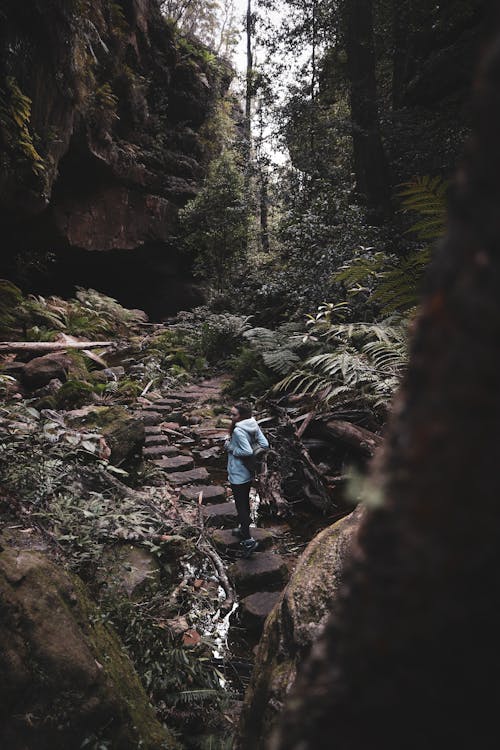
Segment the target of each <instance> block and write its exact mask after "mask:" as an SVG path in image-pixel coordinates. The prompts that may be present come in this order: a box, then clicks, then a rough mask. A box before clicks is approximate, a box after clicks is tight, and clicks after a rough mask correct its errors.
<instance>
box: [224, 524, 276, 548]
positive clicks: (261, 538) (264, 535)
mask: <svg viewBox="0 0 500 750" xmlns="http://www.w3.org/2000/svg"><path fill="white" fill-rule="evenodd" d="M250 533H251V534H252V536H253V538H254V539H256V540H257V541H258V543H259V547H258V549H259V550H265V549H269V548H270V547H272V545H273V540H274V537H273V535H272V534H271V532H270V531H266V529H254V528H251V529H250ZM211 537H212V541H213V543H214V545H215V546H216V547H217V549H219V550H221V551H222V552H224V551H226V550H237V549H239V548H240V539H239V538H238V537H236V536H234V535H233V532H232V531H231V529H215V531H213V532H212V534H211Z"/></svg>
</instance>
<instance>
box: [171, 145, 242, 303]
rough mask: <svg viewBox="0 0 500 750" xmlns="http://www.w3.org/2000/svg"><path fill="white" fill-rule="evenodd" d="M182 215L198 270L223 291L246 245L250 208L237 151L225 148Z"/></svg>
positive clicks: (182, 222)
mask: <svg viewBox="0 0 500 750" xmlns="http://www.w3.org/2000/svg"><path fill="white" fill-rule="evenodd" d="M179 216H180V220H181V225H182V227H183V230H184V233H185V235H184V246H185V248H186V249H187V250H188V251H190V252H191V253H192V254H193V257H194V267H195V273H196V274H197V275H198V276H200V277H202V278H204V279H206V281H207V282H208V283H209V284H212V285H213V286H214V287H215V288H216V290H217V291H219V292H221V291H222V289H223V288H224V285H225V284H226V283H227V282H228V281H229V279H230V278H231V277H232V275H233V274H234V271H235V268H236V266H237V264H238V262H239V261H242V260H243V258H244V257H245V253H246V247H247V230H248V212H247V206H246V201H245V194H244V186H243V177H242V174H241V171H240V169H239V168H238V165H237V162H236V159H235V156H234V154H232V153H231V152H230V151H228V150H225V151H224V152H223V153H222V154H221V155H220V156H219V157H218V158H217V159H215V160H214V161H213V162H212V163H211V165H210V167H209V171H208V176H207V179H206V182H205V185H204V187H203V189H202V190H201V191H200V193H198V195H197V196H196V198H194V199H193V200H192V201H190V202H189V203H188V204H187V206H186V207H185V208H184V209H182V210H181V211H180V212H179Z"/></svg>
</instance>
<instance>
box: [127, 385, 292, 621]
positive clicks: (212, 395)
mask: <svg viewBox="0 0 500 750" xmlns="http://www.w3.org/2000/svg"><path fill="white" fill-rule="evenodd" d="M223 385H224V381H223V380H222V379H218V378H214V379H211V380H205V381H203V382H202V383H200V384H198V385H193V386H188V387H186V388H184V389H182V390H178V391H170V392H169V393H168V394H167V396H166V397H165V398H160V399H157V400H155V401H154V402H152V403H145V404H141V407H140V411H138V413H137V416H140V418H141V419H142V420H143V422H144V426H145V435H146V438H145V445H144V449H143V456H144V458H145V459H148V460H150V461H153V463H154V464H155V466H157V467H159V468H160V469H161V470H162V471H164V472H165V473H166V476H167V479H168V482H169V484H171V485H172V486H173V487H174V488H175V489H178V491H179V496H180V499H181V500H184V501H187V502H192V503H193V505H197V503H198V497H199V493H200V492H202V505H203V508H202V512H203V519H204V524H205V528H206V529H207V531H209V534H210V536H211V540H212V543H213V544H214V546H215V547H216V548H217V550H218V551H219V552H220V553H221V555H222V556H223V559H224V560H225V561H226V565H227V572H228V575H229V577H230V579H231V580H232V582H233V585H234V587H235V589H236V592H237V594H238V596H239V597H240V602H239V603H240V608H239V611H240V620H241V622H242V624H243V625H245V626H247V627H249V628H251V629H252V630H254V631H260V630H261V629H262V627H263V624H264V622H265V619H266V617H267V615H268V614H269V612H270V611H271V610H272V608H273V607H274V605H275V603H276V601H277V600H278V598H279V594H280V591H281V590H282V589H283V588H284V586H285V585H286V582H287V580H288V568H287V565H286V563H285V561H284V559H283V558H282V557H280V556H279V555H278V554H276V553H275V552H274V551H273V544H274V537H273V535H272V534H271V533H270V532H269V531H266V530H265V529H258V528H254V529H252V534H253V536H254V538H255V539H257V541H258V542H259V547H258V549H257V551H256V552H255V553H253V554H252V556H251V557H250V558H247V559H245V558H243V557H241V556H239V554H240V547H239V541H238V539H237V538H236V537H234V536H233V535H232V533H231V529H232V528H234V527H235V526H236V525H237V516H236V509H235V505H234V502H233V501H232V500H231V501H229V502H228V497H229V496H230V490H229V486H228V484H227V481H224V480H222V479H221V470H220V462H221V459H222V457H223V456H224V449H223V440H224V438H225V436H226V434H227V430H226V429H221V428H220V427H218V426H217V424H216V422H217V420H216V418H214V417H213V416H204V413H205V415H206V414H207V406H208V405H210V404H213V403H218V404H220V403H221V401H222V397H221V392H222V387H223ZM217 464H219V466H217Z"/></svg>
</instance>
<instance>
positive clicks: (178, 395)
mask: <svg viewBox="0 0 500 750" xmlns="http://www.w3.org/2000/svg"><path fill="white" fill-rule="evenodd" d="M167 398H169V399H171V400H172V399H173V400H175V401H191V400H192V398H193V397H192V396H191V395H190V394H189V393H186V392H185V391H169V394H168V396H167Z"/></svg>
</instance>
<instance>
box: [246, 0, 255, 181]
mask: <svg viewBox="0 0 500 750" xmlns="http://www.w3.org/2000/svg"><path fill="white" fill-rule="evenodd" d="M246 37H247V39H246V41H247V69H246V89H245V162H246V165H245V166H246V170H247V175H248V176H249V174H250V158H251V151H252V146H251V144H252V86H253V81H252V78H253V57H252V0H248V3H247V14H246Z"/></svg>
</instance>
